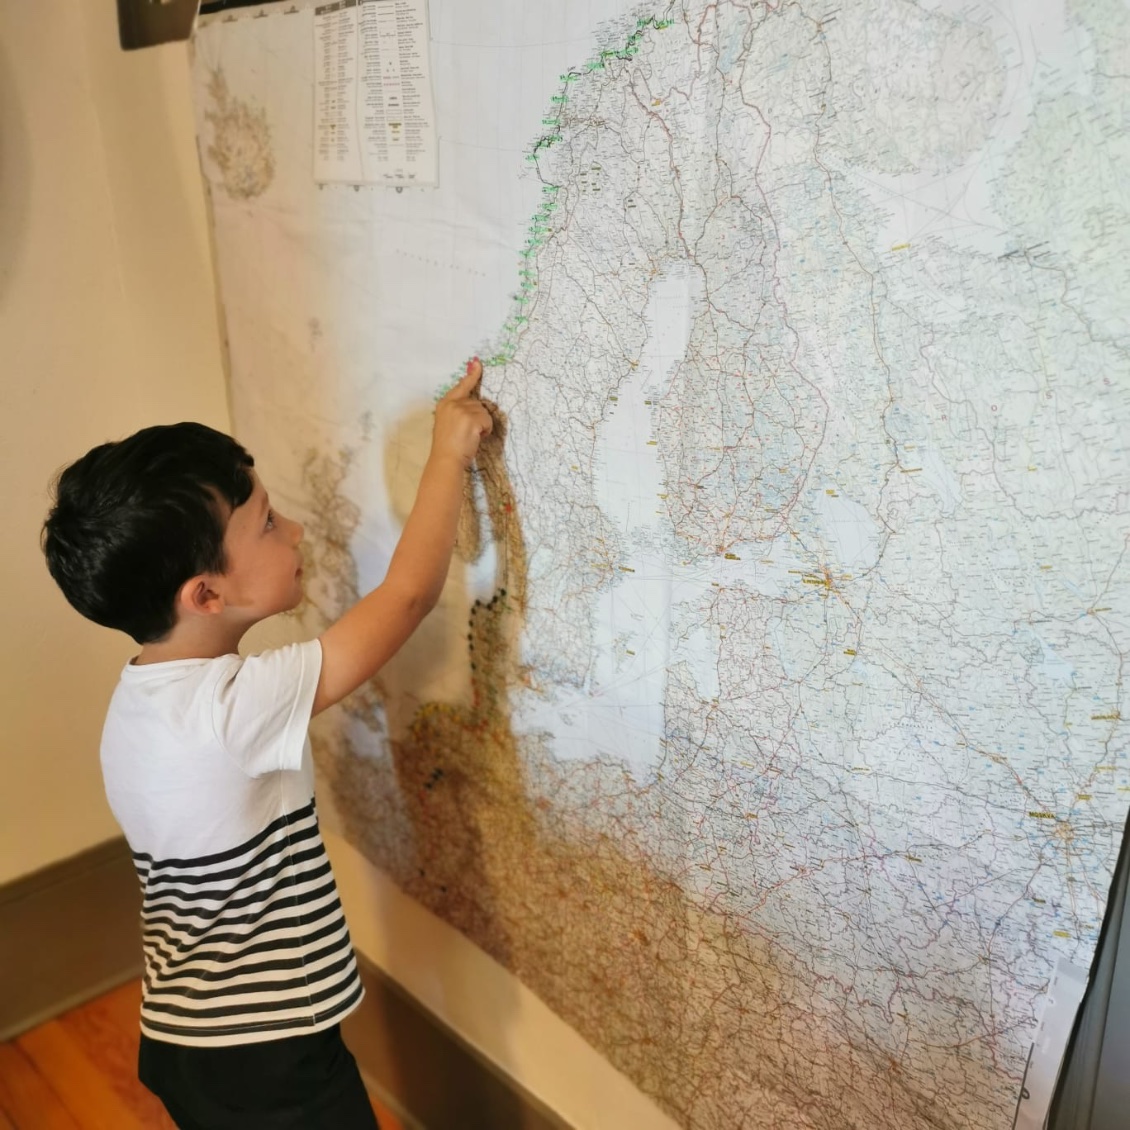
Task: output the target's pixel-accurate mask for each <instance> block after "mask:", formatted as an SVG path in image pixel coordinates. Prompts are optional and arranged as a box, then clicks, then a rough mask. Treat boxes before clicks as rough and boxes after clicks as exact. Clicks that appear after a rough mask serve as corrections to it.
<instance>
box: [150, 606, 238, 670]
mask: <svg viewBox="0 0 1130 1130" xmlns="http://www.w3.org/2000/svg"><path fill="white" fill-rule="evenodd" d="M216 619H218V618H214V617H207V618H206V619H205V618H203V617H193V618H192V619H191V620H182V621H180V622H179V623H178V624H177V625H176V626H175V627H174V628H173V630H172V631H171V632H170V633H169V634H168V635H167V636H165V638H164V639H160V640H155V641H154V642H153V643H147V644H142V645H141V651H139V652H138V653H137V655H136V656H135V657H134V658H133V659H132V660H131V662H132V663H133V665H134V666H135V667H140V666H143V665H145V664H148V663H171V662H173V661H174V660H177V659H216V658H218V657H219V656H221V655H235V654H237V653H238V652H239V641H240V640H241V639H243V637H244V635H245V633H246V632H247V629H248V628H249V627H251V625H250V624H229V623H216V622H215V621H216Z"/></svg>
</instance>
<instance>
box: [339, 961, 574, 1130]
mask: <svg viewBox="0 0 1130 1130" xmlns="http://www.w3.org/2000/svg"><path fill="white" fill-rule="evenodd" d="M358 965H359V966H360V969H361V980H362V981H363V982H364V984H365V999H364V1001H363V1002H362V1003H361V1007H360V1008H358V1009H357V1010H356V1011H355V1012H354V1013H353V1015H352V1016H350V1017H349V1018H348V1019H347V1020H346V1021H345V1023H344V1024H343V1025H342V1030H343V1032H344V1034H345V1039H346V1042H347V1043H348V1045H349V1047H350V1050H351V1051H352V1052H353V1054H354V1056H355V1057H356V1059H357V1064H358V1066H359V1067H360V1068H361V1073H362V1075H363V1076H364V1077H365V1081H366V1084H367V1085H368V1086H369V1088H370V1090H371V1091H372V1092H373V1093H374V1094H376V1095H377V1096H378V1097H379V1098H380V1099H381V1100H382V1101H383V1102H385V1103H386V1104H387V1105H388V1106H389V1108H390V1109H391V1110H392V1111H394V1112H395V1113H396V1114H397V1115H398V1116H399V1117H400V1118H401V1119H402V1120H403V1122H404V1125H405V1126H406V1127H408V1130H424V1128H425V1127H426V1130H498V1127H500V1126H506V1127H515V1128H519V1127H520V1128H521V1130H569V1125H568V1123H566V1122H564V1121H562V1120H561V1119H560V1118H559V1117H558V1116H557V1115H555V1114H554V1113H553V1112H552V1111H550V1110H549V1109H548V1108H547V1107H545V1106H544V1104H542V1103H540V1102H538V1100H537V1099H535V1098H534V1097H533V1096H532V1095H530V1094H529V1093H528V1092H527V1091H525V1090H524V1089H523V1088H522V1087H520V1086H519V1085H518V1084H517V1083H516V1082H515V1081H514V1080H513V1079H511V1078H510V1077H509V1076H507V1075H504V1074H503V1073H502V1072H500V1071H499V1070H498V1069H497V1068H496V1067H495V1066H494V1065H493V1064H491V1063H490V1062H488V1061H487V1060H486V1059H485V1058H484V1057H483V1056H482V1055H481V1054H480V1053H478V1052H476V1051H475V1050H474V1049H473V1048H471V1047H470V1046H469V1045H468V1044H466V1043H465V1042H464V1041H463V1040H462V1039H460V1037H459V1036H458V1035H456V1034H455V1033H454V1032H452V1031H451V1029H450V1028H448V1027H447V1025H446V1024H444V1023H443V1022H442V1021H441V1020H439V1019H438V1018H437V1017H436V1016H435V1015H434V1014H433V1013H432V1012H430V1011H428V1010H427V1009H425V1008H424V1007H423V1006H422V1005H421V1004H420V1003H419V1002H418V1001H416V1000H415V999H414V998H413V997H411V996H409V995H408V994H407V993H406V992H405V991H404V990H403V989H401V988H400V986H398V985H397V984H396V983H395V982H394V981H393V980H392V979H391V978H390V977H388V975H387V974H385V973H384V972H382V971H381V970H380V969H378V968H377V967H376V966H375V965H372V964H371V963H369V962H368V961H366V960H365V959H364V958H362V957H360V956H359V957H358Z"/></svg>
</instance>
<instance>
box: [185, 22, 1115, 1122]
mask: <svg viewBox="0 0 1130 1130" xmlns="http://www.w3.org/2000/svg"><path fill="white" fill-rule="evenodd" d="M536 7H538V6H537V5H522V4H520V3H518V2H517V0H514V2H510V3H500V4H486V3H485V2H483V3H479V2H477V0H476V2H475V3H467V2H466V0H462V3H460V4H455V3H440V2H438V0H433V4H432V14H431V15H432V38H433V49H434V52H435V59H434V62H435V67H436V70H435V73H436V75H437V79H436V87H437V89H436V96H437V116H438V119H439V122H440V129H441V152H440V169H441V172H440V178H441V187H440V188H439V189H438V190H436V191H431V190H417V191H411V190H409V191H406V192H404V193H395V192H392V191H391V190H384V189H381V190H372V189H366V188H362V189H359V190H354V189H352V188H349V187H343V186H334V187H332V188H325V189H318V188H317V187H316V186H315V185H314V184H313V181H312V175H311V168H312V140H311V136H310V131H311V120H312V111H311V106H312V93H311V86H312V82H313V72H312V44H313V30H312V12H311V10H310V9H309V8H298V9H297V10H292V11H288V12H282V11H281V10H279V9H281V8H282V6H281V5H279V6H278V9H276V10H275V11H274V12H273V13H272V14H271V15H270V16H269V17H268V18H260V19H256V18H253V16H252V15H247V16H244V17H242V18H238V19H228V20H216V21H213V22H211V23H208V24H206V25H205V26H204V27H202V28H201V29H200V31H199V33H198V36H197V41H196V47H195V80H196V83H197V98H198V105H199V108H200V132H201V153H202V161H203V165H204V169H205V173H206V176H207V177H208V180H209V183H210V188H211V195H212V202H213V213H214V222H215V230H216V246H217V255H218V265H219V277H220V286H221V291H222V297H223V302H224V310H225V316H226V321H227V331H228V335H229V341H230V354H231V367H232V382H233V397H234V404H235V413H236V427H237V432H238V434H239V435H240V436H241V438H243V439H244V441H245V442H246V443H247V444H248V445H249V446H250V447H251V449H252V451H253V452H254V453H255V454H256V456H257V459H258V460H259V463H260V465H262V466H263V467H264V474H265V477H266V479H267V484H268V487H269V488H270V489H271V490H272V493H273V495H274V496H275V497H276V498H277V499H278V500H279V502H280V504H282V505H284V506H286V505H290V506H292V507H293V508H295V509H296V510H297V511H298V513H299V514H300V515H301V516H302V517H303V518H304V519H305V520H306V523H307V542H308V551H307V552H308V559H309V563H310V574H311V582H310V592H309V598H308V601H307V603H306V604H305V605H304V607H303V609H302V612H301V614H302V616H303V623H304V626H305V627H306V628H307V629H308V630H309V631H316V630H318V628H319V627H320V626H321V625H322V624H323V623H325V621H326V620H327V619H328V618H331V617H333V616H334V615H336V614H337V613H338V612H339V611H340V610H341V609H342V608H344V607H345V606H346V605H347V604H348V603H349V601H351V600H353V599H355V598H356V597H357V596H358V595H359V594H360V593H362V592H363V591H364V590H365V589H367V588H368V587H369V586H371V585H372V584H374V583H376V582H377V581H379V579H380V576H381V572H382V569H383V567H384V564H385V563H387V559H388V555H389V553H390V552H391V548H392V546H393V545H394V543H395V536H396V532H397V530H398V528H399V523H400V522H401V521H402V520H403V516H404V513H405V511H406V507H407V506H408V505H409V504H410V501H411V497H412V490H413V487H414V476H415V475H416V474H418V469H419V464H420V462H421V461H422V458H423V454H424V452H426V440H427V434H428V428H429V417H428V404H429V400H430V398H431V397H432V396H433V395H434V394H435V392H436V391H437V390H438V389H439V388H440V387H441V386H442V385H443V383H444V381H445V380H446V379H447V378H448V376H449V375H450V374H451V373H452V372H454V371H455V370H456V369H457V367H458V366H459V364H460V362H461V360H462V359H463V358H464V357H465V356H467V355H468V354H470V353H471V352H473V351H479V352H480V353H482V355H483V356H484V358H486V359H487V360H488V368H487V376H486V380H485V391H486V394H487V395H489V396H490V397H491V398H493V399H494V400H495V401H497V403H498V405H499V410H500V416H501V419H502V420H503V421H504V423H505V427H504V428H502V429H500V433H501V434H500V436H499V437H496V438H495V439H494V440H492V442H491V443H490V444H489V445H488V446H487V447H486V448H485V449H484V451H483V454H482V458H481V460H480V464H479V468H478V472H477V474H476V476H475V480H474V483H473V484H472V486H471V488H469V491H468V498H467V505H466V508H465V515H464V522H463V526H462V528H461V532H460V547H459V560H458V561H457V562H456V564H455V566H454V567H453V570H452V575H451V581H450V583H449V586H448V590H447V592H446V594H445V598H444V602H443V604H442V605H441V609H440V610H439V612H438V613H437V614H436V615H435V616H434V617H433V618H432V619H431V620H430V621H429V623H428V624H427V625H425V628H424V629H423V630H422V632H421V634H420V635H419V637H418V638H417V639H415V640H414V641H412V643H411V644H410V645H409V647H408V648H407V649H406V652H405V654H404V655H403V656H402V657H401V658H400V659H398V661H397V662H395V663H394V664H393V665H391V666H390V667H389V668H388V669H387V670H386V672H384V673H383V674H382V676H381V678H380V679H379V680H378V681H377V682H375V683H374V684H373V685H372V686H371V687H370V688H368V689H367V690H366V691H365V692H364V693H363V694H360V695H358V696H356V697H355V699H354V700H353V701H351V702H350V703H349V704H348V705H347V707H346V709H345V711H343V712H341V713H340V714H339V715H338V717H337V718H336V719H334V720H332V721H331V722H330V723H329V724H328V725H326V726H324V727H322V728H321V729H320V730H319V732H318V744H319V756H320V759H321V763H322V766H323V769H324V771H325V773H326V775H327V777H328V779H329V780H330V782H331V785H332V789H333V793H334V796H335V799H336V804H337V807H338V809H339V810H340V812H341V813H342V814H343V819H344V820H345V823H346V828H347V832H348V835H349V836H350V838H351V839H352V841H353V842H354V843H355V844H356V845H357V846H359V847H360V848H361V850H362V851H363V852H364V853H365V854H366V855H367V856H368V857H369V858H370V859H371V860H372V861H373V862H374V863H375V864H376V865H378V866H379V867H381V868H383V869H384V870H386V871H387V872H388V873H389V874H390V875H392V876H393V877H394V879H395V880H396V881H397V883H399V884H400V885H401V887H402V888H403V889H404V890H406V891H407V892H409V893H410V894H412V895H413V896H414V897H416V898H417V899H419V900H420V901H421V902H423V903H424V904H425V905H426V906H428V907H429V908H430V909H432V910H433V911H434V912H435V913H437V914H439V915H440V916H442V917H443V918H444V919H446V920H447V921H448V922H450V923H452V924H453V925H455V926H457V927H458V928H459V929H460V930H462V931H464V932H465V933H466V934H467V935H468V936H469V937H470V938H472V939H473V940H474V941H475V942H476V943H478V945H480V946H481V947H482V948H483V949H484V950H486V951H487V952H488V953H490V954H491V955H493V956H494V957H495V958H496V959H497V960H498V961H499V962H501V963H502V964H503V965H505V966H506V967H507V968H509V969H510V970H511V971H513V972H514V973H515V974H516V975H517V976H518V977H519V978H521V979H522V980H523V981H524V982H525V983H526V984H528V985H529V986H530V987H531V988H533V989H534V991H536V992H537V993H538V994H539V995H540V996H541V997H542V998H543V999H544V1000H545V1001H546V1002H547V1003H548V1004H549V1005H550V1006H551V1007H552V1008H553V1009H554V1010H555V1011H556V1012H557V1013H558V1014H559V1015H561V1016H562V1017H563V1018H565V1019H566V1020H567V1021H568V1022H569V1023H571V1024H572V1025H573V1026H575V1027H576V1028H577V1029H578V1030H579V1031H580V1032H581V1033H582V1034H583V1035H584V1036H585V1037H586V1038H587V1039H588V1040H589V1041H591V1042H592V1043H593V1044H594V1045H595V1046H596V1047H597V1048H599V1049H600V1050H601V1051H602V1052H603V1053H604V1054H605V1055H606V1056H607V1057H608V1058H609V1060H610V1061H611V1062H612V1063H613V1064H614V1065H615V1066H616V1067H618V1068H619V1069H620V1070H622V1071H623V1072H624V1073H625V1074H627V1075H628V1076H629V1077H630V1078H631V1079H633V1080H634V1081H636V1083H637V1084H638V1085H639V1086H640V1087H641V1088H643V1089H644V1090H645V1091H646V1092H648V1093H649V1094H651V1095H653V1096H654V1097H655V1098H656V1099H657V1101H658V1102H659V1103H660V1104H661V1105H662V1106H664V1107H665V1108H666V1109H667V1110H669V1111H670V1112H671V1113H672V1115H673V1116H674V1117H675V1118H676V1119H677V1120H678V1121H679V1122H680V1123H681V1124H683V1125H686V1126H688V1127H701V1128H711V1130H714V1128H719V1130H721V1128H726V1130H729V1128H734V1127H772V1128H774V1130H789V1128H793V1127H796V1128H820V1130H841V1128H843V1127H854V1128H856V1130H916V1128H926V1127H930V1128H954V1130H957V1128H961V1130H997V1128H1004V1127H1008V1126H1010V1125H1011V1120H1012V1116H1013V1111H1014V1109H1015V1106H1016V1101H1017V1095H1018V1091H1019V1083H1020V1079H1021V1077H1022V1074H1023V1071H1024V1065H1025V1059H1026V1056H1027V1053H1028V1048H1029V1046H1030V1043H1031V1040H1032V1035H1033V1027H1034V1021H1035V1019H1036V1017H1037V1015H1038V1011H1039V1008H1040V1005H1041V1001H1042V999H1043V997H1042V994H1043V991H1044V990H1045V988H1046V986H1047V984H1048V981H1049V978H1050V976H1051V973H1052V970H1053V968H1054V965H1055V963H1056V961H1057V959H1065V960H1068V961H1071V962H1073V963H1074V964H1076V965H1080V966H1083V967H1086V966H1087V965H1088V963H1089V960H1090V956H1091V953H1092V951H1093V947H1094V943H1095V940H1096V934H1097V930H1098V928H1099V925H1100V923H1101V919H1102V913H1103V904H1104V900H1105V897H1106V890H1107V885H1108V883H1109V878H1110V871H1111V868H1112V866H1113V862H1114V858H1115V855H1116V852H1117V847H1118V837H1119V834H1120V831H1121V827H1122V823H1123V820H1124V817H1125V811H1126V806H1127V803H1128V801H1130V755H1128V749H1127V741H1126V736H1125V734H1126V722H1125V721H1124V719H1123V716H1122V715H1123V710H1124V706H1125V704H1124V701H1123V697H1122V696H1123V668H1124V662H1125V656H1126V654H1127V650H1128V648H1130V562H1128V560H1127V539H1128V537H1130V513H1128V506H1127V501H1128V500H1127V495H1128V492H1130V459H1128V456H1127V446H1126V445H1127V439H1126V437H1127V435H1130V365H1128V349H1130V215H1128V210H1130V209H1128V205H1130V189H1128V187H1127V186H1128V185H1130V129H1128V127H1130V77H1127V76H1128V75H1130V10H1128V9H1127V8H1126V6H1125V5H1124V4H1123V3H1121V2H1120V0H1073V2H1068V3H1057V2H1053V0H1040V2H1038V3H1033V2H1030V0H1023V2H1022V0H1013V2H1001V3H989V2H987V0H986V2H978V0H962V2H961V3H956V2H954V3H948V2H946V3H941V2H939V3H927V2H922V3H912V2H910V0H866V2H861V3H857V4H842V3H840V0H810V2H804V3H793V2H789V0H778V2H777V3H772V4H770V3H738V2H733V3H726V2H721V3H705V2H699V0H694V2H692V0H684V2H683V3H672V4H664V3H660V4H657V5H654V6H648V7H643V8H640V7H632V8H630V9H625V8H623V7H622V6H621V5H618V4H616V3H613V2H612V0H608V2H607V3H604V4H601V3H597V2H595V0H594V2H581V0H575V2H571V3H563V4H559V5H553V6H551V7H552V8H553V11H552V12H545V13H543V14H538V15H535V14H531V12H530V11H528V10H527V9H530V8H536ZM241 155H243V157H246V161H247V162H250V164H249V166H248V168H242V167H240V161H241V160H242V159H243V157H241ZM221 157H222V160H221ZM233 185H234V186H235V189H233ZM519 218H520V224H521V226H520V227H519V226H518V224H519Z"/></svg>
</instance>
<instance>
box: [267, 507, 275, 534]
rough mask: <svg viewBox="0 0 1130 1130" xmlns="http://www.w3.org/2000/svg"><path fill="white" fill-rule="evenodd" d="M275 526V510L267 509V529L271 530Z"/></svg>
mask: <svg viewBox="0 0 1130 1130" xmlns="http://www.w3.org/2000/svg"><path fill="white" fill-rule="evenodd" d="M274 528H275V512H274V511H273V510H268V511H267V529H268V530H273V529H274Z"/></svg>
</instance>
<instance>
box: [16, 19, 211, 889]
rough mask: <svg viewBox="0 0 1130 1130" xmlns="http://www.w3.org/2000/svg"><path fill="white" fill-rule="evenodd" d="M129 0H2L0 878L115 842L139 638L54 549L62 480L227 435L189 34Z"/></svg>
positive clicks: (24, 872) (22, 872)
mask: <svg viewBox="0 0 1130 1130" xmlns="http://www.w3.org/2000/svg"><path fill="white" fill-rule="evenodd" d="M116 11H117V10H116V5H115V3H114V0H26V2H25V0H21V2H13V3H6V4H2V5H0V480H2V482H3V490H2V491H0V528H2V529H3V543H2V544H3V547H4V548H3V553H2V555H0V592H2V593H3V600H0V639H3V641H4V645H5V646H4V648H3V651H2V652H0V772H2V785H0V883H3V882H5V881H7V880H9V879H12V878H14V877H16V876H19V875H23V874H26V873H28V872H30V871H34V870H36V869H37V868H40V867H43V866H45V865H47V864H50V863H52V862H55V861H56V860H59V859H63V858H65V857H67V856H69V855H72V854H74V853H75V852H78V851H81V850H82V849H84V848H87V847H90V846H91V845H93V844H96V843H99V842H100V841H102V840H105V839H108V838H110V837H112V836H115V835H117V834H118V829H117V826H116V824H115V823H114V821H113V818H112V816H111V815H110V812H109V810H108V809H107V807H106V802H105V800H104V798H103V794H102V784H101V778H100V774H99V767H98V736H99V733H100V730H101V724H102V715H103V712H104V709H105V704H106V700H107V699H108V697H109V694H110V692H111V690H112V688H113V685H114V682H115V680H116V678H117V672H118V670H119V668H120V666H121V664H122V663H123V662H124V661H125V660H126V659H127V658H128V657H129V656H130V655H131V654H133V651H134V650H136V648H135V646H134V645H133V644H132V642H131V641H130V640H129V639H128V638H126V637H125V636H122V635H119V634H118V633H114V632H110V631H107V630H106V629H104V628H99V627H97V626H95V625H93V624H88V623H87V622H86V621H84V620H82V618H81V617H79V615H78V614H77V613H76V612H74V611H72V610H71V608H70V607H69V606H68V605H67V604H66V602H65V601H64V600H63V598H62V596H61V595H60V594H59V592H58V591H57V590H56V589H55V587H54V585H53V583H52V582H51V579H50V577H49V576H48V574H47V571H46V568H45V566H44V564H43V558H42V555H41V553H40V550H39V528H40V525H41V523H42V521H43V518H44V515H45V512H46V508H47V500H48V492H47V485H48V482H49V480H50V479H51V477H52V476H53V475H54V474H55V473H56V472H57V471H58V470H59V468H60V467H61V466H62V465H64V464H65V463H67V462H69V461H70V460H72V459H74V458H77V457H78V456H79V455H81V454H83V453H84V452H85V451H86V450H88V449H89V448H90V447H92V446H93V445H94V444H96V443H101V442H103V441H105V440H107V439H116V438H120V437H121V436H123V435H127V434H128V433H129V432H131V431H133V430H135V429H136V428H139V427H144V426H146V425H149V424H157V423H171V422H174V421H177V420H183V419H195V420H200V421H202V422H204V423H208V424H211V425H213V426H215V427H220V428H227V427H228V426H229V425H228V419H229V417H228V411H227V405H226V399H225V386H224V381H223V374H222V360H221V351H220V338H219V332H218V327H217V319H216V312H215V291H214V286H213V279H212V266H211V258H210V250H209V236H208V224H207V217H206V214H205V207H204V198H203V190H202V188H201V184H200V178H199V174H198V172H197V162H196V147H195V145H196V143H195V135H194V127H193V120H192V112H191V104H190V99H189V85H188V63H187V51H186V47H185V45H183V44H175V45H167V46H164V47H160V48H150V49H148V50H145V51H140V52H132V53H129V54H126V53H124V52H122V51H121V50H120V49H119V47H118V43H117V15H116Z"/></svg>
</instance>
